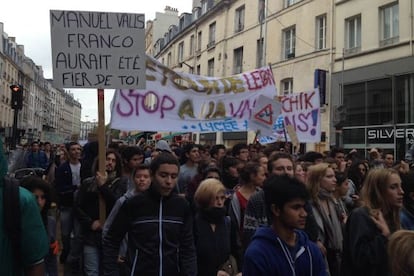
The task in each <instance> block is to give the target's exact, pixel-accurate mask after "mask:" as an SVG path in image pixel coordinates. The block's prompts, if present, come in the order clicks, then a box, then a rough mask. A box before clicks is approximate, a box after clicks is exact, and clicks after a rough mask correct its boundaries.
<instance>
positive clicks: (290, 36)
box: [283, 26, 296, 59]
mask: <svg viewBox="0 0 414 276" xmlns="http://www.w3.org/2000/svg"><path fill="white" fill-rule="evenodd" d="M295 40H296V29H295V26H293V27H290V28H288V29H286V30H284V31H283V58H284V59H289V58H294V57H295V46H296V42H295Z"/></svg>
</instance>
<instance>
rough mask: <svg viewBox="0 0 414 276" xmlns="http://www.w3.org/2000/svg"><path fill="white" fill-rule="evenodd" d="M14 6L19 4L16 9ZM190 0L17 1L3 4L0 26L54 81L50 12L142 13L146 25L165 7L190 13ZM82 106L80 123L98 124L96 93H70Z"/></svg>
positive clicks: (107, 102)
mask: <svg viewBox="0 0 414 276" xmlns="http://www.w3.org/2000/svg"><path fill="white" fill-rule="evenodd" d="M16 3H18V4H17V5H18V6H16ZM191 5H192V0H155V1H150V2H146V1H141V0H140V1H130V0H116V1H97V0H65V1H64V0H41V1H33V0H20V1H18V2H16V1H7V0H6V1H2V3H1V8H0V22H3V24H4V31H5V32H6V33H7V34H8V36H9V37H16V42H17V43H18V44H21V45H24V51H25V55H26V56H27V57H29V58H31V59H32V60H33V61H34V63H35V64H36V65H39V66H42V68H43V71H44V77H45V78H46V79H48V78H52V77H53V72H52V58H51V57H52V53H51V39H50V21H49V12H50V10H76V11H105V12H115V13H116V12H128V13H144V14H145V21H147V20H152V19H155V13H156V12H164V9H165V7H166V6H170V7H173V8H177V9H178V13H179V15H180V14H181V13H183V12H191V8H192V7H191ZM69 91H70V92H72V93H73V94H74V97H75V99H77V100H79V102H80V103H81V104H82V115H81V116H82V117H81V120H89V121H93V120H97V119H98V104H97V92H96V89H70V90H69ZM113 95H114V90H105V122H106V123H108V122H109V120H110V108H109V105H110V102H111V100H112V97H113Z"/></svg>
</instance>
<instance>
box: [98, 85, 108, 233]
mask: <svg viewBox="0 0 414 276" xmlns="http://www.w3.org/2000/svg"><path fill="white" fill-rule="evenodd" d="M98 147H99V151H98V160H99V173H100V174H101V175H104V174H105V162H106V157H105V155H106V148H105V101H104V90H103V89H98ZM105 218H106V204H105V201H104V199H103V198H102V195H101V194H99V221H100V222H101V226H102V227H103V225H104V223H105Z"/></svg>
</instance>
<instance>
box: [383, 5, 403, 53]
mask: <svg viewBox="0 0 414 276" xmlns="http://www.w3.org/2000/svg"><path fill="white" fill-rule="evenodd" d="M380 19H381V28H380V30H381V41H380V45H381V46H385V45H388V44H393V43H395V42H398V39H399V35H400V30H399V12H398V3H395V4H392V5H389V6H386V7H383V8H381V9H380Z"/></svg>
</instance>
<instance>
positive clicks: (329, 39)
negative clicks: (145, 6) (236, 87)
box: [154, 0, 334, 151]
mask: <svg viewBox="0 0 414 276" xmlns="http://www.w3.org/2000/svg"><path fill="white" fill-rule="evenodd" d="M333 9H334V3H333V2H332V1H330V0H313V1H311V0H303V1H294V0H285V1H265V0H236V1H234V0H233V1H230V0H222V1H219V0H215V1H214V0H202V1H193V9H192V14H191V15H189V14H182V15H180V19H179V20H180V22H179V25H178V26H170V27H169V29H168V30H167V31H166V33H165V36H164V38H160V39H159V40H158V41H156V42H155V45H154V47H155V51H154V56H155V57H156V58H157V59H158V60H159V61H161V62H162V63H163V64H165V65H167V66H169V67H170V68H173V69H174V70H179V71H186V72H190V73H195V74H201V75H208V76H217V77H218V76H228V75H232V74H238V73H241V72H244V71H248V70H253V69H255V68H258V67H262V66H264V65H267V64H270V65H271V67H272V69H273V73H274V76H275V80H276V82H277V83H278V91H277V92H278V94H279V95H285V94H289V93H293V92H301V91H308V90H311V89H313V87H314V81H315V80H314V75H315V70H317V69H318V70H320V71H323V72H332V69H333V68H332V66H333V63H334V62H333V59H334V51H333V47H332V45H334V44H333V43H334V37H333V31H334V28H333V26H334V24H333V19H332V14H333ZM328 81H329V79H328ZM326 87H327V90H326V91H323V94H324V95H326V97H324V98H323V104H322V106H321V109H322V133H323V135H322V136H323V137H321V138H322V139H321V143H318V144H309V145H307V149H308V150H312V149H316V150H319V151H323V150H327V149H329V144H330V143H332V141H329V137H330V136H329V131H330V127H329V120H330V118H329V114H330V112H329V108H328V105H327V104H328V103H329V100H330V99H329V95H330V93H329V88H330V85H327V86H326ZM254 137H255V134H254V133H253V132H252V133H250V132H249V133H246V132H229V133H202V134H199V135H198V137H197V140H199V141H201V142H202V143H224V144H226V145H229V146H231V145H233V144H235V143H237V142H241V141H243V142H248V143H251V142H253V140H254Z"/></svg>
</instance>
